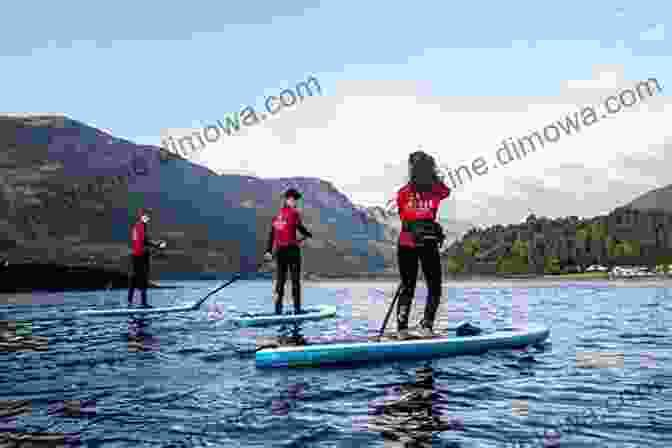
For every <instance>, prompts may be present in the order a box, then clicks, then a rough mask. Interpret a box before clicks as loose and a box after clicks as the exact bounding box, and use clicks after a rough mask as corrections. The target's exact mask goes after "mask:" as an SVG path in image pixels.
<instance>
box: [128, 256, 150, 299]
mask: <svg viewBox="0 0 672 448" xmlns="http://www.w3.org/2000/svg"><path fill="white" fill-rule="evenodd" d="M131 258H132V259H133V274H131V280H130V285H129V289H128V304H129V305H130V304H131V303H133V293H134V292H135V288H138V289H140V293H141V294H142V304H143V305H147V287H148V286H149V254H145V255H139V256H137V255H133V256H132V257H131Z"/></svg>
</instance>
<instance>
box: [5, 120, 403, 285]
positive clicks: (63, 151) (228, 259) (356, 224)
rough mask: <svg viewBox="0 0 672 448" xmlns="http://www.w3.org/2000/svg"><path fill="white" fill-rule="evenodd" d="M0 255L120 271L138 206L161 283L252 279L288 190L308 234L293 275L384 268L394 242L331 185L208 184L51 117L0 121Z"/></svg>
mask: <svg viewBox="0 0 672 448" xmlns="http://www.w3.org/2000/svg"><path fill="white" fill-rule="evenodd" d="M0 170H1V171H0V172H1V173H2V174H1V177H0V209H2V210H3V211H4V215H3V216H4V217H5V218H4V219H0V253H2V257H4V258H7V259H9V260H10V262H11V263H37V262H41V263H56V264H62V265H81V264H87V265H89V266H98V267H100V268H101V269H103V268H104V269H117V270H121V271H125V270H126V269H127V267H128V255H129V243H128V237H129V225H130V223H131V219H132V218H133V217H134V215H135V210H136V208H137V207H138V206H144V207H150V208H152V209H153V210H154V215H153V220H152V224H151V226H150V229H149V233H150V235H152V237H154V238H161V239H164V240H166V241H167V242H168V249H166V250H165V251H164V254H163V255H162V256H157V257H156V258H155V259H154V261H153V265H152V271H153V276H154V277H155V278H156V277H161V278H193V277H196V278H202V276H203V275H204V274H208V273H209V275H211V276H213V277H216V276H217V275H219V274H222V273H232V272H238V271H253V270H254V268H255V266H256V265H257V263H258V262H259V260H260V256H261V254H262V253H263V250H264V247H265V243H266V239H267V237H268V232H269V230H270V220H271V218H272V216H273V215H274V214H275V213H276V212H277V209H278V207H279V205H280V195H281V193H282V191H283V190H284V189H285V188H287V187H288V186H294V187H296V188H298V189H299V190H301V191H302V192H303V194H304V206H303V215H304V221H305V224H306V226H307V227H308V228H309V229H310V230H311V231H312V232H313V234H314V236H315V238H314V239H312V240H308V241H307V244H306V246H305V251H304V269H303V270H304V272H305V273H307V274H316V275H320V276H322V275H335V276H342V275H355V274H358V273H375V272H381V271H383V270H385V269H386V268H387V269H389V268H390V266H392V265H393V264H394V258H395V254H394V242H393V241H390V240H389V239H386V235H387V233H386V228H385V226H384V225H383V224H381V223H378V222H376V221H372V220H371V219H368V217H367V215H366V214H365V213H363V212H362V211H361V210H359V209H358V208H357V207H355V206H354V205H353V204H352V203H351V202H350V201H349V199H348V198H347V197H346V196H345V195H343V194H342V193H340V192H339V191H338V190H336V189H335V188H334V187H333V185H331V184H330V183H328V182H325V181H323V180H320V179H315V178H305V177H296V178H281V179H260V178H256V177H250V176H237V175H223V176H219V175H217V174H215V173H214V172H212V171H210V170H208V169H207V168H205V167H202V166H199V165H195V164H192V163H190V162H189V161H187V160H184V159H182V158H181V157H179V156H177V155H174V154H171V153H169V152H167V151H166V150H164V149H161V148H158V147H155V146H149V145H136V144H134V143H132V142H130V141H127V140H124V139H120V138H116V137H114V136H112V135H110V134H108V133H105V132H103V131H100V130H98V129H95V128H93V127H91V126H88V125H85V124H83V123H81V122H78V121H75V120H72V119H70V118H68V117H63V116H61V117H59V116H24V117H0Z"/></svg>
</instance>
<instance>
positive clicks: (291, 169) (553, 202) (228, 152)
mask: <svg viewBox="0 0 672 448" xmlns="http://www.w3.org/2000/svg"><path fill="white" fill-rule="evenodd" d="M638 82H640V80H631V79H626V78H625V77H624V76H623V70H622V68H621V67H617V66H597V67H595V70H594V75H593V78H592V79H591V80H587V81H586V80H583V81H582V80H578V81H574V80H568V81H566V82H565V83H563V85H562V86H561V91H560V94H559V95H557V96H549V97H485V96H478V97H446V96H428V92H429V89H428V85H427V83H426V82H424V81H418V82H409V81H404V82H398V83H397V82H393V81H385V82H370V81H362V82H358V81H344V82H340V83H338V84H336V88H335V89H334V91H333V92H328V94H327V92H325V96H322V97H312V98H308V99H307V100H306V101H304V102H303V103H301V104H297V105H296V106H295V107H294V108H292V109H286V110H282V111H281V112H280V113H278V114H277V115H276V116H274V117H273V118H270V119H268V120H266V121H264V122H263V123H260V124H259V125H257V126H255V127H250V128H247V129H246V130H245V132H244V133H243V132H241V133H240V134H239V135H236V136H231V137H228V136H226V137H224V138H223V139H221V140H220V141H218V142H216V143H213V144H211V145H209V146H208V147H207V148H206V149H205V150H204V152H203V154H202V156H201V159H200V160H202V163H204V164H207V165H208V166H209V167H210V168H212V169H213V170H215V171H221V170H222V169H226V170H229V171H232V170H243V171H244V172H246V173H248V174H251V173H250V172H249V171H250V170H251V168H253V169H254V174H255V175H258V176H260V177H288V176H311V177H320V178H323V179H325V180H328V181H331V182H332V183H334V185H335V186H336V187H337V188H338V189H340V190H341V191H343V192H344V193H346V194H347V195H348V196H349V197H351V199H352V200H353V201H354V202H356V203H363V204H365V205H374V204H379V205H383V204H384V203H385V201H386V200H388V199H389V198H390V197H391V196H392V195H393V194H394V192H395V191H396V189H397V188H398V187H399V185H400V184H401V183H402V182H404V178H405V176H406V170H407V167H406V159H407V157H408V154H409V153H410V152H412V151H414V150H416V149H417V147H418V145H422V146H423V149H425V150H426V151H428V152H429V153H431V154H433V155H435V156H436V158H437V160H438V162H439V163H440V164H441V165H443V166H448V167H453V168H455V167H457V166H459V165H460V164H466V165H470V164H471V163H472V161H473V160H474V157H477V156H483V157H484V158H486V160H487V161H488V162H489V166H490V164H491V162H493V161H495V160H496V159H494V156H495V153H496V151H497V148H498V147H500V145H501V142H502V140H503V139H505V138H507V137H512V138H520V137H522V136H525V135H529V134H530V132H533V131H534V130H537V129H543V127H544V126H546V125H548V124H550V123H554V122H556V121H557V120H558V119H560V118H562V117H563V116H565V115H567V114H570V115H571V114H573V113H574V112H575V111H578V110H580V108H581V107H582V106H583V105H587V104H591V105H597V104H600V103H601V102H602V101H604V99H605V98H606V97H608V96H610V95H614V94H616V95H618V93H619V92H620V91H621V90H622V89H625V88H633V87H634V86H636V84H637V83H638ZM661 82H662V81H661ZM323 88H324V86H323ZM671 110H672V109H671V108H670V104H669V99H668V98H667V97H664V96H662V95H660V94H659V93H658V92H656V95H654V97H652V98H648V99H647V100H646V101H645V102H644V103H642V104H640V105H637V106H634V107H631V108H630V109H627V110H624V111H623V112H621V113H619V114H617V115H614V116H611V117H609V118H608V119H603V120H601V121H600V122H598V123H597V124H595V125H593V126H591V127H589V128H584V129H583V130H582V131H581V132H580V133H578V134H575V135H571V136H567V135H563V136H562V138H561V139H560V140H559V141H558V142H557V143H552V144H547V145H545V146H544V148H543V149H541V150H539V151H537V152H536V153H533V154H530V155H528V156H527V157H526V158H524V159H522V160H516V161H515V162H512V163H510V164H509V165H507V166H506V167H499V168H497V169H496V170H495V169H490V170H489V172H488V173H487V174H486V175H484V176H481V177H478V176H476V177H475V178H474V179H473V180H472V181H471V182H468V183H466V184H465V185H463V186H462V187H460V188H458V189H457V190H456V191H455V192H454V194H453V197H452V198H451V199H450V201H448V202H445V205H444V206H442V208H441V211H440V213H441V216H442V217H444V218H449V219H458V220H469V221H472V222H474V223H475V224H482V223H485V222H490V223H494V222H517V221H518V220H520V219H521V218H522V217H524V216H526V214H527V213H528V210H529V209H533V210H535V213H537V214H540V215H541V214H547V215H549V216H566V215H580V216H590V215H594V214H599V213H603V212H606V211H608V210H610V209H612V208H614V207H617V206H620V205H623V204H624V203H627V202H629V201H631V200H632V199H634V197H636V196H637V195H639V194H641V193H643V192H645V191H647V190H649V189H651V188H654V187H658V186H662V185H663V184H665V183H666V182H668V181H667V180H666V178H665V175H664V172H663V167H664V166H666V164H664V163H663V161H664V160H665V153H664V149H665V147H666V146H665V145H666V142H667V143H669V142H670V141H672V140H670V139H671V138H672V132H670V130H669V121H670V111H671ZM666 139H667V140H666ZM668 148H669V146H668ZM668 165H669V164H668ZM250 167H251V168H250Z"/></svg>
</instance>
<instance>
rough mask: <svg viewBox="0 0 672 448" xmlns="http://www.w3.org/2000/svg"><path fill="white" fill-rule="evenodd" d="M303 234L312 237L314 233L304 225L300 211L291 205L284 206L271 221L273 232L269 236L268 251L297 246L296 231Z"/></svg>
mask: <svg viewBox="0 0 672 448" xmlns="http://www.w3.org/2000/svg"><path fill="white" fill-rule="evenodd" d="M297 230H298V231H300V232H301V233H302V234H303V235H305V236H308V237H312V236H313V235H312V234H311V233H310V232H309V231H308V230H307V229H306V228H305V227H304V226H303V223H302V222H301V215H300V214H299V211H298V210H297V209H295V208H291V207H283V208H281V209H280V211H279V212H278V214H277V216H275V217H274V218H273V221H272V222H271V233H270V235H269V238H268V244H267V248H266V251H267V252H270V251H271V250H273V249H277V248H280V247H287V246H297V245H298V240H297V238H296V231H297Z"/></svg>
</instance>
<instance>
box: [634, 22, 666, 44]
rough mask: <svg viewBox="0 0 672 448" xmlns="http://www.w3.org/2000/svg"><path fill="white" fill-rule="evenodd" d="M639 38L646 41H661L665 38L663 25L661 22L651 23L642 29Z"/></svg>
mask: <svg viewBox="0 0 672 448" xmlns="http://www.w3.org/2000/svg"><path fill="white" fill-rule="evenodd" d="M639 38H640V39H641V40H646V41H663V40H665V25H663V24H662V23H658V24H656V25H652V26H650V27H649V28H647V29H646V30H645V31H643V32H642V33H641V34H640V35H639Z"/></svg>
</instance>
